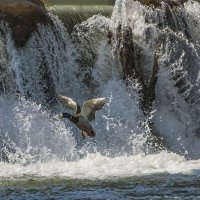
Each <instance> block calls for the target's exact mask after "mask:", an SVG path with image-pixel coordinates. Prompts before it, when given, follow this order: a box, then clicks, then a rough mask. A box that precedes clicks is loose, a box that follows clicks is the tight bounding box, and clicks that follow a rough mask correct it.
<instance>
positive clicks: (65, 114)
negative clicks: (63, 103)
mask: <svg viewBox="0 0 200 200" xmlns="http://www.w3.org/2000/svg"><path fill="white" fill-rule="evenodd" d="M65 118H67V119H71V118H72V115H70V114H69V113H61V114H60V115H59V116H58V119H65Z"/></svg>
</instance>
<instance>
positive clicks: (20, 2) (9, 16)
mask: <svg viewBox="0 0 200 200" xmlns="http://www.w3.org/2000/svg"><path fill="white" fill-rule="evenodd" d="M0 19H1V20H4V21H6V22H7V23H8V24H9V26H10V28H11V30H12V34H13V39H14V41H15V44H16V46H17V47H23V46H24V45H25V44H26V42H27V40H28V39H29V37H30V36H31V33H32V32H34V31H36V30H37V23H40V24H45V25H46V24H52V20H51V19H50V17H49V16H48V15H47V12H46V10H45V8H44V4H43V3H42V2H41V1H39V0H27V1H25V0H15V1H14V0H10V1H0Z"/></svg>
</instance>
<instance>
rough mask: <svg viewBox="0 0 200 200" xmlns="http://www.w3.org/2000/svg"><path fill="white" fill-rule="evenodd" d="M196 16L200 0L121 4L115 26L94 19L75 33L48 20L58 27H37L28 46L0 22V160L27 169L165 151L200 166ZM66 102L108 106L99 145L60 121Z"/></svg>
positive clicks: (101, 115)
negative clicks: (95, 101) (102, 100)
mask: <svg viewBox="0 0 200 200" xmlns="http://www.w3.org/2000/svg"><path fill="white" fill-rule="evenodd" d="M199 11H200V4H199V3H198V2H196V1H188V2H186V3H184V5H180V6H174V7H171V6H169V5H168V4H166V3H163V4H162V5H161V7H149V6H145V5H143V4H141V3H140V2H138V1H132V0H127V1H122V0H117V1H116V3H115V7H114V8H113V13H112V17H111V18H107V17H104V16H102V15H94V16H92V17H91V18H89V19H87V20H85V21H84V22H82V23H80V24H77V25H75V26H74V27H73V30H72V31H71V33H70V34H69V33H68V30H67V28H66V27H65V25H64V24H63V22H62V21H60V19H59V18H58V17H57V16H55V15H53V14H51V13H49V17H50V18H51V19H52V21H53V25H40V24H38V25H37V31H36V32H34V33H32V35H31V37H30V38H29V40H28V41H27V43H26V45H25V46H24V47H16V46H15V43H14V41H13V39H12V33H11V30H10V27H9V25H8V24H7V23H6V22H4V21H2V22H1V23H0V44H1V49H0V51H1V52H0V70H1V75H0V94H1V97H0V133H1V137H2V141H3V142H2V144H1V146H0V148H1V155H0V156H1V159H2V160H6V161H9V162H18V163H22V164H24V165H25V164H29V163H31V162H33V163H35V162H38V161H41V162H43V161H44V162H47V161H51V160H53V161H56V160H59V161H74V160H79V159H81V158H83V157H85V156H86V157H87V156H88V155H90V153H96V154H100V155H102V156H108V157H117V156H129V155H136V154H142V155H143V154H151V153H155V152H158V149H159V151H161V149H163V146H164V148H167V149H168V150H169V151H173V152H175V153H178V154H181V155H185V156H186V157H189V158H199V153H200V152H199V151H200V150H199V148H198V146H199V143H200V140H199V130H200V127H199V119H200V118H199V115H200V113H199V109H198V107H199V103H200V102H199V79H200V78H199V77H200V75H199V61H200V60H199V51H200V47H199V41H200V38H199V34H198V33H199V28H198V27H200V26H199V25H200V24H199V23H200V20H199V19H200V16H199ZM155 55H156V56H155ZM155 59H156V61H155ZM155 67H156V69H155ZM59 94H61V95H66V96H69V97H71V98H73V99H75V100H76V101H77V102H78V103H80V104H81V103H83V102H84V101H85V100H87V99H89V98H94V97H103V96H104V97H106V105H105V107H104V109H103V110H101V111H98V113H97V118H96V121H95V123H93V127H94V129H95V130H96V131H97V136H96V138H93V139H87V140H83V139H82V138H81V136H80V131H79V130H77V128H76V127H74V126H73V124H71V123H70V122H68V121H65V122H62V121H58V120H57V119H56V114H58V113H60V112H62V111H63V110H66V108H64V107H62V106H61V105H60V104H59V103H58V102H57V100H56V96H57V95H59ZM144 99H145V100H144ZM156 133H158V135H156ZM151 137H155V138H157V137H158V138H159V140H158V141H157V140H154V139H155V138H154V139H152V138H151ZM162 143H163V144H162ZM159 145H161V146H162V148H161V149H160V148H157V147H156V146H159Z"/></svg>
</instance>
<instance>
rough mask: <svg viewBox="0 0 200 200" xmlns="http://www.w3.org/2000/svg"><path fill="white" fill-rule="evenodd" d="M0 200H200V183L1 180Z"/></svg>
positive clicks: (179, 179) (185, 179)
mask: <svg viewBox="0 0 200 200" xmlns="http://www.w3.org/2000/svg"><path fill="white" fill-rule="evenodd" d="M0 199H102V200H103V199H200V180H199V177H198V176H189V175H169V174H157V175H149V176H142V177H137V176H135V177H130V178H115V177H112V178H109V179H106V180H89V179H70V178H63V177H62V178H61V177H49V178H45V177H28V176H27V177H21V178H15V179H13V180H3V179H1V180H0Z"/></svg>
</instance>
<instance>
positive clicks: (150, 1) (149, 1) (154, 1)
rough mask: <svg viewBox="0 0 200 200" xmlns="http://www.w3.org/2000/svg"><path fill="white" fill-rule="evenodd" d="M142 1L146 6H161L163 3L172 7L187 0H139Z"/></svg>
mask: <svg viewBox="0 0 200 200" xmlns="http://www.w3.org/2000/svg"><path fill="white" fill-rule="evenodd" d="M139 2H140V3H142V4H144V5H146V6H154V7H161V6H162V4H163V3H166V4H168V5H169V6H170V7H171V8H173V7H176V6H180V5H183V4H184V3H185V2H187V0H179V1H174V0H139Z"/></svg>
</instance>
